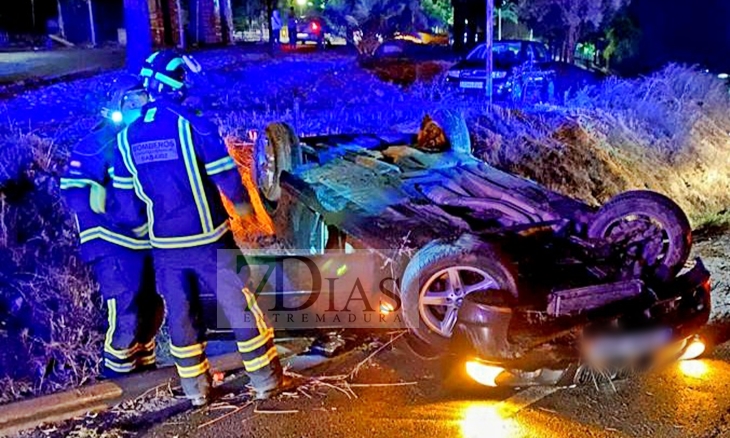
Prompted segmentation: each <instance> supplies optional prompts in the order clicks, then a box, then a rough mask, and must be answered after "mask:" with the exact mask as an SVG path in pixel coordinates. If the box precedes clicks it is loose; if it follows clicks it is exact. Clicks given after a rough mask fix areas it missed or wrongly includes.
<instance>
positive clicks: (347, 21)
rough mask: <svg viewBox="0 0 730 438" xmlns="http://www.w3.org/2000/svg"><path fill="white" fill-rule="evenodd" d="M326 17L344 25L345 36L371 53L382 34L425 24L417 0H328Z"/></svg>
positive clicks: (339, 25)
mask: <svg viewBox="0 0 730 438" xmlns="http://www.w3.org/2000/svg"><path fill="white" fill-rule="evenodd" d="M325 17H326V19H327V21H328V22H329V23H330V24H332V25H334V26H338V27H346V28H347V29H348V32H347V34H348V39H349V40H350V42H352V43H354V44H355V45H356V47H357V49H358V51H359V52H360V53H361V54H363V55H372V54H373V52H374V51H375V49H377V47H378V45H379V44H380V42H381V41H382V40H383V39H384V38H389V37H391V36H393V35H394V34H395V33H397V32H402V33H410V32H414V31H418V30H424V29H427V28H428V27H429V17H428V16H426V14H425V13H424V10H423V8H422V7H421V2H420V1H419V0H407V1H403V0H329V1H328V2H327V3H326V4H325Z"/></svg>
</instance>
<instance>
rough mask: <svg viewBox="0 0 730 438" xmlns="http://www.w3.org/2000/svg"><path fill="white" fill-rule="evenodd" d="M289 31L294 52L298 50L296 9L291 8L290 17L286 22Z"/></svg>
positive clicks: (290, 43)
mask: <svg viewBox="0 0 730 438" xmlns="http://www.w3.org/2000/svg"><path fill="white" fill-rule="evenodd" d="M286 26H287V31H288V32H289V46H290V47H291V48H292V50H296V49H297V14H296V12H294V8H293V7H292V8H289V16H288V17H287V21H286Z"/></svg>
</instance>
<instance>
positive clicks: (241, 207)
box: [233, 202, 254, 218]
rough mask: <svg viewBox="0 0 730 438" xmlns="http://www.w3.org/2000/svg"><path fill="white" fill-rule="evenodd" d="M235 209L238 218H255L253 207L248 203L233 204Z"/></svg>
mask: <svg viewBox="0 0 730 438" xmlns="http://www.w3.org/2000/svg"><path fill="white" fill-rule="evenodd" d="M233 209H234V210H235V211H236V216H239V217H241V218H249V217H253V216H254V210H253V206H251V204H249V203H248V202H241V203H239V204H233Z"/></svg>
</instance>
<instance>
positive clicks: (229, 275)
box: [114, 51, 289, 406]
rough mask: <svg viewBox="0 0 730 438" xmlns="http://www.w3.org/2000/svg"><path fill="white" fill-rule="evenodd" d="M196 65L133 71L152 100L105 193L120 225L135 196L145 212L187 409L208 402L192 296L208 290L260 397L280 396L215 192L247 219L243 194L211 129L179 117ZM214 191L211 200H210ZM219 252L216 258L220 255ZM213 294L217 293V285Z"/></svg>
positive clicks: (275, 364)
mask: <svg viewBox="0 0 730 438" xmlns="http://www.w3.org/2000/svg"><path fill="white" fill-rule="evenodd" d="M200 70H201V68H200V65H199V64H198V63H197V62H196V61H195V60H193V59H192V58H191V57H188V56H186V55H181V54H179V53H178V52H176V51H162V52H157V53H155V54H153V55H151V56H150V57H149V58H148V59H147V61H146V63H145V66H144V68H143V69H142V72H141V74H142V76H143V77H144V78H145V87H146V89H147V90H148V91H149V93H150V97H151V99H152V101H151V102H150V104H148V105H146V106H145V107H144V109H143V114H142V117H141V118H140V119H138V120H137V121H136V122H134V123H132V124H131V125H130V126H128V127H127V129H125V130H124V131H122V132H121V133H120V134H119V135H118V143H119V147H118V150H117V154H116V156H115V161H114V162H115V166H114V169H115V175H114V186H115V187H118V188H122V189H128V190H126V191H121V190H120V191H115V193H117V194H118V196H119V197H120V198H119V199H118V202H117V203H116V205H117V206H119V207H120V208H121V209H120V211H119V212H118V215H119V217H125V218H126V219H125V220H128V221H133V220H134V217H135V212H134V211H130V209H128V208H125V207H126V206H129V205H132V201H131V198H133V197H134V196H135V195H136V196H137V197H138V198H140V199H142V200H143V201H144V203H145V204H146V208H147V217H148V218H149V225H150V227H149V233H150V243H151V244H152V248H153V249H152V253H153V259H154V265H155V275H156V278H157V288H158V290H159V291H160V293H161V294H162V296H163V299H164V300H165V304H166V309H167V316H168V319H167V321H168V326H169V330H170V338H171V344H172V345H171V347H170V349H171V353H172V356H173V358H174V360H175V363H176V366H177V370H178V374H179V375H180V378H181V383H182V387H183V390H184V392H185V395H186V396H187V397H188V398H189V399H191V400H192V402H193V404H194V405H196V406H199V405H203V404H205V403H206V402H207V401H208V400H209V397H210V387H211V376H210V364H209V362H208V360H207V358H206V355H205V338H204V328H203V327H202V324H201V322H200V320H201V310H202V309H201V302H200V295H199V293H200V291H205V290H207V291H214V292H215V293H216V298H217V301H218V304H219V307H220V308H221V309H222V310H223V313H224V314H225V317H226V319H227V320H228V323H229V324H230V327H231V328H233V331H234V334H235V335H236V339H237V341H238V350H239V352H240V353H241V355H242V359H243V364H244V367H245V369H246V371H247V374H248V376H249V378H250V381H251V385H252V386H253V388H254V390H255V391H256V396H257V398H259V399H265V398H269V397H271V396H273V395H274V394H276V393H278V392H280V391H281V390H282V389H283V388H284V387H285V386H286V385H288V384H289V381H288V379H287V380H285V379H284V376H283V372H282V368H281V364H280V362H279V357H278V355H277V352H276V348H275V347H274V344H273V338H274V332H273V329H272V328H270V327H269V326H268V325H267V323H266V321H265V319H264V316H263V313H262V312H261V309H260V308H259V307H258V305H257V304H256V297H255V296H254V295H253V294H252V293H251V292H250V291H249V290H248V289H247V288H246V287H245V282H246V276H247V273H248V271H247V268H244V269H243V270H242V271H243V272H240V273H237V272H236V271H237V269H236V263H237V260H236V258H237V256H240V255H241V253H240V250H239V251H236V250H238V248H237V246H236V245H235V242H234V240H233V235H232V233H231V231H230V228H229V224H228V221H229V216H228V214H227V212H226V210H225V208H224V204H223V200H222V198H221V195H220V192H222V193H223V194H224V195H225V196H226V197H227V198H228V199H229V200H230V201H231V202H232V203H233V205H234V207H235V209H236V212H237V213H238V214H241V215H248V214H251V211H252V210H251V207H250V203H249V198H248V193H247V192H246V190H245V188H244V187H243V184H242V182H241V177H240V174H239V173H238V170H237V168H236V165H235V163H234V161H233V159H232V158H231V157H230V156H229V155H228V150H227V148H226V145H225V143H224V142H223V139H222V138H221V136H220V135H219V133H218V129H217V127H216V126H215V125H214V124H213V123H211V122H209V121H207V120H205V119H203V118H201V117H200V116H198V115H195V114H193V113H191V112H190V111H189V110H187V109H186V108H185V107H184V106H183V105H182V104H181V102H182V101H183V100H184V99H185V97H186V94H187V93H186V92H187V86H186V75H188V73H190V72H196V73H199V72H200ZM219 190H220V192H219ZM221 250H224V251H221ZM216 286H217V287H216Z"/></svg>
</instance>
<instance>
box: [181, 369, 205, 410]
mask: <svg viewBox="0 0 730 438" xmlns="http://www.w3.org/2000/svg"><path fill="white" fill-rule="evenodd" d="M180 383H181V384H182V389H183V392H184V393H185V397H186V398H187V399H188V400H190V401H191V402H192V404H193V406H196V407H197V406H204V405H205V404H207V403H208V401H209V400H210V388H211V386H212V385H213V378H212V377H211V375H210V373H209V372H205V373H203V374H201V375H199V376H198V377H190V378H181V379H180Z"/></svg>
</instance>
